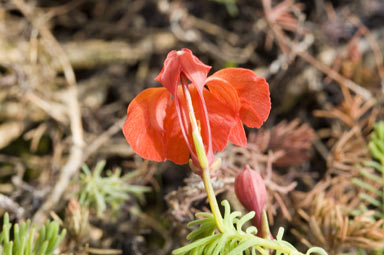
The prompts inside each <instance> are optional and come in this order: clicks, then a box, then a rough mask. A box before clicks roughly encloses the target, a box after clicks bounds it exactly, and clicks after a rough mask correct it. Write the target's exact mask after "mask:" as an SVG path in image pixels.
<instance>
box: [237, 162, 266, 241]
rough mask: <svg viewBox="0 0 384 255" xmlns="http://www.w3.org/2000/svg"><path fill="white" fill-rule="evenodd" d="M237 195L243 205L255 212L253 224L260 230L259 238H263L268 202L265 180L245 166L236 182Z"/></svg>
mask: <svg viewBox="0 0 384 255" xmlns="http://www.w3.org/2000/svg"><path fill="white" fill-rule="evenodd" d="M235 193H236V196H237V198H238V199H239V201H240V202H241V204H242V205H243V206H244V207H245V208H246V209H247V210H248V211H254V212H255V217H254V218H253V220H252V221H253V224H254V225H255V227H256V228H257V230H258V236H262V232H263V227H268V226H262V225H263V222H264V221H263V220H262V218H263V209H264V204H265V202H266V200H267V190H266V188H265V184H264V181H263V178H262V177H261V176H260V174H259V173H258V172H257V171H254V170H252V169H251V168H250V167H249V166H245V167H244V170H243V171H242V172H241V173H240V174H238V175H237V177H236V180H235Z"/></svg>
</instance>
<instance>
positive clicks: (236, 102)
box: [207, 76, 247, 147]
mask: <svg viewBox="0 0 384 255" xmlns="http://www.w3.org/2000/svg"><path fill="white" fill-rule="evenodd" d="M207 86H208V88H209V91H210V92H211V93H212V94H213V95H215V96H216V97H217V98H218V99H219V100H220V101H221V102H223V103H224V104H225V105H226V106H227V107H228V108H229V110H228V111H230V112H231V114H232V115H233V117H234V118H235V119H236V121H235V123H236V124H235V125H234V126H233V127H232V129H231V132H230V134H229V141H230V142H231V143H233V144H236V145H239V146H243V147H245V146H246V145H247V137H246V136H245V131H244V127H243V123H242V122H241V119H240V99H239V96H238V94H237V91H236V89H235V88H234V87H233V86H232V85H231V84H230V83H229V82H228V81H227V80H224V79H221V78H220V77H214V76H210V77H208V79H207Z"/></svg>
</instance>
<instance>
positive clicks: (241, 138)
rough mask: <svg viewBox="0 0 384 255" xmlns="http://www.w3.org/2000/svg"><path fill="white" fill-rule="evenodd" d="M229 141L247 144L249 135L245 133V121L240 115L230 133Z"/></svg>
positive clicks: (236, 143)
mask: <svg viewBox="0 0 384 255" xmlns="http://www.w3.org/2000/svg"><path fill="white" fill-rule="evenodd" d="M229 141H230V142H231V143H233V144H235V145H238V146H243V147H245V146H247V136H246V135H245V131H244V127H243V122H242V121H241V119H240V117H238V118H237V119H236V124H235V125H234V126H233V127H232V129H231V132H230V133H229Z"/></svg>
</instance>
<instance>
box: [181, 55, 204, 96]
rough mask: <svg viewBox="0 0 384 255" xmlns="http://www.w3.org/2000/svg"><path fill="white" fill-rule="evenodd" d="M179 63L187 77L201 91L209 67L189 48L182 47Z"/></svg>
mask: <svg viewBox="0 0 384 255" xmlns="http://www.w3.org/2000/svg"><path fill="white" fill-rule="evenodd" d="M179 52H182V53H180V54H181V55H180V63H181V65H182V71H183V73H184V74H185V75H186V76H187V78H188V79H189V80H190V81H191V82H192V83H193V84H195V86H196V87H197V89H198V90H199V91H200V92H202V91H203V88H204V85H205V81H206V79H207V76H208V72H209V70H211V67H210V66H208V65H206V64H204V63H203V62H201V61H200V60H199V59H198V58H197V57H196V56H195V55H193V53H192V51H191V50H190V49H182V50H181V51H179Z"/></svg>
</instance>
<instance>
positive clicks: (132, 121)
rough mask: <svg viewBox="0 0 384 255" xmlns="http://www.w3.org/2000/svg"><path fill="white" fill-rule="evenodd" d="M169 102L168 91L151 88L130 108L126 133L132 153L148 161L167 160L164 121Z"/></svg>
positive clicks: (132, 103)
mask: <svg viewBox="0 0 384 255" xmlns="http://www.w3.org/2000/svg"><path fill="white" fill-rule="evenodd" d="M169 100H170V94H169V93H168V92H167V90H166V89H164V88H150V89H146V90H144V91H142V92H141V93H140V94H139V95H137V96H136V98H135V99H133V100H132V102H131V103H130V105H129V107H128V117H127V119H126V121H125V123H124V125H123V133H124V136H125V139H126V140H127V141H128V143H129V144H130V145H131V146H132V149H133V150H134V151H135V152H136V153H137V154H139V155H140V156H141V157H143V158H145V159H149V160H154V161H163V160H166V152H165V148H164V147H165V146H164V131H165V129H164V118H165V114H166V109H167V106H168V101H169Z"/></svg>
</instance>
